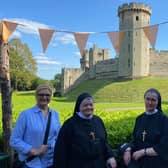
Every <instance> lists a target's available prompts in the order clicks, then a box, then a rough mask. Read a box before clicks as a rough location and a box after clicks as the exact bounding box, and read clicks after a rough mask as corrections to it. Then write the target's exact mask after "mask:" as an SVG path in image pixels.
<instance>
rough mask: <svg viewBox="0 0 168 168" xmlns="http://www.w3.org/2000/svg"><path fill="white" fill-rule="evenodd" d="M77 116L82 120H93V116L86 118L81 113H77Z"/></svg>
mask: <svg viewBox="0 0 168 168" xmlns="http://www.w3.org/2000/svg"><path fill="white" fill-rule="evenodd" d="M76 114H77V115H78V116H79V117H80V118H83V119H86V120H89V119H92V118H93V115H90V116H88V117H87V116H85V115H83V113H81V112H76Z"/></svg>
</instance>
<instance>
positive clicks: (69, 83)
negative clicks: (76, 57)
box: [61, 68, 85, 94]
mask: <svg viewBox="0 0 168 168" xmlns="http://www.w3.org/2000/svg"><path fill="white" fill-rule="evenodd" d="M83 73H85V71H83V70H82V69H81V68H63V69H62V81H61V93H62V94H65V93H67V92H68V91H69V90H71V89H72V87H75V86H76V85H74V84H75V82H76V81H77V79H78V81H79V79H81V80H80V81H82V80H83V78H81V76H82V74H83Z"/></svg>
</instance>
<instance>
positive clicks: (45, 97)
mask: <svg viewBox="0 0 168 168" xmlns="http://www.w3.org/2000/svg"><path fill="white" fill-rule="evenodd" d="M50 99H51V92H50V90H49V89H47V88H43V89H40V90H39V91H38V92H37V93H36V101H37V105H38V106H39V107H45V106H48V104H49V102H50Z"/></svg>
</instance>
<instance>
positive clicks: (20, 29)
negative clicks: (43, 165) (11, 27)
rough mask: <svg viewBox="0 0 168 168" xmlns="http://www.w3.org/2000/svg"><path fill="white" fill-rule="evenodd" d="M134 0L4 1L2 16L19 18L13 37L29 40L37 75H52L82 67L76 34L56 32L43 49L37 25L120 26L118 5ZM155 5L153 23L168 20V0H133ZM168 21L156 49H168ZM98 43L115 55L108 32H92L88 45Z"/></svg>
mask: <svg viewBox="0 0 168 168" xmlns="http://www.w3.org/2000/svg"><path fill="white" fill-rule="evenodd" d="M129 2H132V1H131V0H41V1H39V0H28V1H24V2H23V0H15V1H12V0H11V1H2V2H1V8H0V20H3V19H8V20H11V21H17V22H18V23H21V24H23V25H24V26H17V29H16V30H15V32H14V33H13V34H12V36H11V38H13V37H18V38H20V39H21V40H22V42H24V43H27V44H28V46H29V48H30V50H31V51H32V53H33V56H34V58H35V59H36V61H37V63H38V64H37V65H38V72H37V75H38V76H40V77H41V78H44V79H53V78H54V75H55V74H57V73H60V72H61V69H62V68H63V67H66V68H70V67H74V68H76V67H80V63H79V61H80V54H79V49H78V47H77V45H76V42H75V40H74V37H73V34H71V33H61V32H55V33H54V35H53V37H52V39H51V42H50V43H49V46H48V47H47V50H46V52H45V53H42V46H41V42H40V37H39V35H38V31H37V30H38V28H46V29H54V30H68V31H73V32H108V31H118V30H119V19H118V16H117V10H118V6H120V5H122V4H123V3H129ZM134 2H138V3H140V2H143V3H145V4H147V5H149V6H150V7H151V8H152V16H151V21H150V25H153V24H158V23H161V22H165V21H168V14H167V10H168V8H167V6H168V1H167V0H164V1H159V0H134ZM167 41H168V24H162V25H160V26H159V32H158V37H157V41H156V49H158V50H166V49H168V42H167ZM94 43H96V44H97V45H98V47H100V48H109V49H110V51H111V57H114V56H115V52H114V49H113V47H112V44H111V42H110V40H109V38H108V37H107V34H99V33H96V34H91V35H90V36H89V39H88V42H87V46H86V48H87V49H89V48H91V47H92V46H93V44H94Z"/></svg>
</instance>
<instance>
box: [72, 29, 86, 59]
mask: <svg viewBox="0 0 168 168" xmlns="http://www.w3.org/2000/svg"><path fill="white" fill-rule="evenodd" d="M74 36H75V40H76V43H77V45H78V47H79V50H80V54H81V56H83V51H84V48H85V46H86V42H87V40H88V37H89V33H85V32H82V33H79V32H75V33H74Z"/></svg>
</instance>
